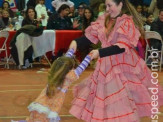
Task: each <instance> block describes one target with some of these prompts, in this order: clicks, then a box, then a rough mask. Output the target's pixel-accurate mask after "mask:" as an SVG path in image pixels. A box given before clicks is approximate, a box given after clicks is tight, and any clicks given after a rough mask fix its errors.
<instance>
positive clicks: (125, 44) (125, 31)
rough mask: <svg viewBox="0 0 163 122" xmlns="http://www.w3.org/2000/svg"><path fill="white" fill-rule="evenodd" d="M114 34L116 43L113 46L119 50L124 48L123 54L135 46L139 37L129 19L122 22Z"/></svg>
mask: <svg viewBox="0 0 163 122" xmlns="http://www.w3.org/2000/svg"><path fill="white" fill-rule="evenodd" d="M116 33H117V42H116V44H114V45H117V46H119V47H120V48H125V52H128V51H129V49H130V48H134V47H136V46H137V43H138V40H139V37H140V35H141V34H140V32H139V30H138V29H137V28H136V27H135V25H134V22H133V20H132V19H131V18H128V19H124V20H122V22H121V24H120V26H119V27H118V28H117V30H116Z"/></svg>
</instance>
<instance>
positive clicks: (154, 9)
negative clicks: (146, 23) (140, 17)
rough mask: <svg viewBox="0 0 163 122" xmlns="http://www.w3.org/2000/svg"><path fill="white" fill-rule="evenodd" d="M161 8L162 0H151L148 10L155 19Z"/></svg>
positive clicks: (162, 5) (162, 7)
mask: <svg viewBox="0 0 163 122" xmlns="http://www.w3.org/2000/svg"><path fill="white" fill-rule="evenodd" d="M161 9H163V0H152V1H151V4H150V6H149V8H148V12H149V13H153V16H154V18H155V19H156V18H157V17H158V15H159V10H161Z"/></svg>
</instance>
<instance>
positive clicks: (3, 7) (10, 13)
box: [2, 1, 14, 18]
mask: <svg viewBox="0 0 163 122" xmlns="http://www.w3.org/2000/svg"><path fill="white" fill-rule="evenodd" d="M2 10H7V11H8V12H9V15H10V17H11V18H13V17H14V12H13V11H12V10H11V9H10V4H9V2H7V1H4V2H3V4H2Z"/></svg>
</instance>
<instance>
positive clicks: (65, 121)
mask: <svg viewBox="0 0 163 122" xmlns="http://www.w3.org/2000/svg"><path fill="white" fill-rule="evenodd" d="M48 69H49V66H47V65H39V66H38V65H34V67H33V68H32V69H27V70H17V69H9V70H7V69H3V68H2V66H1V67H0V122H10V121H11V119H13V120H23V119H25V118H26V117H27V116H28V115H29V112H28V110H27V106H28V105H29V104H30V103H31V102H32V101H33V100H34V99H35V98H36V97H37V96H38V95H39V93H40V92H41V90H42V89H43V88H44V87H45V85H46V82H47V72H48ZM92 71H93V68H88V69H87V70H86V71H85V72H84V73H83V74H82V75H81V77H80V80H78V81H77V82H76V83H78V82H80V81H81V80H82V79H84V78H85V77H87V76H88V75H89V74H90V73H91V72H92ZM159 82H160V83H161V85H162V86H163V72H160V73H159ZM73 85H74V84H73ZM73 85H72V86H73ZM72 96H73V95H72V87H71V88H70V90H69V91H68V93H67V96H66V99H65V102H64V105H63V108H62V110H61V113H60V116H61V122H83V121H81V120H78V119H76V118H75V117H73V116H72V115H70V114H69V112H68V111H69V108H70V106H71V101H72V99H73V97H72ZM161 111H162V112H163V109H162V110H161ZM141 122H151V119H150V118H142V119H141ZM155 122H163V114H162V113H161V114H160V115H159V121H155Z"/></svg>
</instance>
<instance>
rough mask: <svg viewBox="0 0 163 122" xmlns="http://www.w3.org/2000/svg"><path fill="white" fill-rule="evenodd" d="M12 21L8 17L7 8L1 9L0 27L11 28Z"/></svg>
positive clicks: (12, 25)
mask: <svg viewBox="0 0 163 122" xmlns="http://www.w3.org/2000/svg"><path fill="white" fill-rule="evenodd" d="M13 27H14V21H13V20H12V19H11V18H10V15H9V12H8V11H7V10H5V9H4V10H2V18H1V19H0V28H2V29H5V28H9V29H13Z"/></svg>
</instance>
